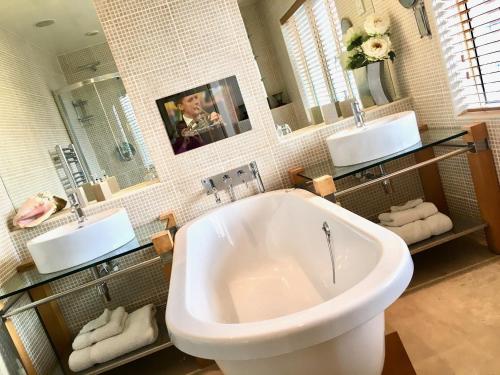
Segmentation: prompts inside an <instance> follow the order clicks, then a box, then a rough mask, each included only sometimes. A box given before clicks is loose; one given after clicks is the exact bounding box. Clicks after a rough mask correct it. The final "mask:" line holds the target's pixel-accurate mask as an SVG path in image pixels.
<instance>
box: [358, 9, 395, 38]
mask: <svg viewBox="0 0 500 375" xmlns="http://www.w3.org/2000/svg"><path fill="white" fill-rule="evenodd" d="M364 26H365V31H366V32H367V34H368V35H384V34H385V33H387V32H388V31H389V26H390V23H389V19H388V18H387V17H385V16H382V15H380V14H371V15H369V16H368V17H366V20H365V24H364Z"/></svg>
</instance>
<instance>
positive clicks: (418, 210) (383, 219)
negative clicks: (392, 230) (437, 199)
mask: <svg viewBox="0 0 500 375" xmlns="http://www.w3.org/2000/svg"><path fill="white" fill-rule="evenodd" d="M437 212H438V209H437V207H436V206H435V205H434V203H430V202H424V203H421V204H419V205H418V206H416V207H414V208H410V209H408V210H405V211H399V212H387V213H383V214H380V215H378V218H379V220H380V224H382V225H385V226H389V227H401V226H403V225H406V224H409V223H413V222H414V221H417V220H422V219H425V218H427V217H429V216H431V215H434V214H435V213H437Z"/></svg>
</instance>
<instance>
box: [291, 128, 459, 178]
mask: <svg viewBox="0 0 500 375" xmlns="http://www.w3.org/2000/svg"><path fill="white" fill-rule="evenodd" d="M465 134H467V131H465V130H463V129H456V128H455V129H450V128H446V129H441V128H440V129H428V130H425V131H423V132H421V133H420V139H421V140H420V142H418V143H417V144H415V145H413V146H411V147H409V148H407V149H404V150H403V151H400V152H397V153H395V154H391V155H387V156H384V157H383V158H379V159H375V160H370V161H368V162H365V163H360V164H355V165H350V166H347V167H335V166H334V165H333V163H332V161H331V160H325V161H322V162H320V163H317V164H314V165H311V166H309V167H305V171H304V172H303V173H301V174H299V176H301V177H304V178H306V179H308V180H312V179H315V178H317V177H321V176H323V175H330V176H332V177H333V179H334V180H340V179H342V178H344V177H348V176H352V175H354V174H356V173H358V172H361V171H364V170H366V169H369V168H373V167H377V166H379V165H381V164H384V163H387V162H389V161H392V160H396V159H399V158H402V157H404V156H408V155H411V154H413V153H415V152H418V151H420V150H423V149H425V148H427V147H432V146H438V145H441V144H443V143H445V142H449V141H453V142H451V143H447V145H450V146H457V147H460V146H466V143H465V142H464V141H463V140H462V139H461V138H460V137H462V136H463V135H465ZM457 138H458V139H457Z"/></svg>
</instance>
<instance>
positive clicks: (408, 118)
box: [326, 111, 420, 167]
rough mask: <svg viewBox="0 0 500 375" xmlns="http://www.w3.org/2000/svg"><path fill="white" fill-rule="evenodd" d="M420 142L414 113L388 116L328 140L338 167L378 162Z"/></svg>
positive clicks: (340, 133) (342, 132) (335, 135)
mask: <svg viewBox="0 0 500 375" xmlns="http://www.w3.org/2000/svg"><path fill="white" fill-rule="evenodd" d="M418 142H420V133H419V131H418V124H417V118H416V116H415V112H413V111H407V112H400V113H396V114H393V115H389V116H385V117H382V118H379V119H377V120H373V121H369V122H367V123H366V125H365V126H364V127H362V128H356V127H352V128H350V129H346V130H342V131H340V132H338V133H335V134H332V135H331V136H329V137H328V138H326V144H327V146H328V150H329V151H330V155H331V157H332V161H333V164H334V165H335V166H338V167H343V166H348V165H354V164H359V163H364V162H367V161H370V160H375V159H378V158H381V157H384V156H387V155H390V154H394V153H396V152H399V151H403V150H404V149H407V148H408V147H411V146H413V145H415V144H417V143H418Z"/></svg>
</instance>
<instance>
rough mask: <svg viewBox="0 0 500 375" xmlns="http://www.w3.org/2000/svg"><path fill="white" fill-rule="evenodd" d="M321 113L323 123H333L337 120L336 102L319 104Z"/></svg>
mask: <svg viewBox="0 0 500 375" xmlns="http://www.w3.org/2000/svg"><path fill="white" fill-rule="evenodd" d="M321 114H322V115H323V120H324V121H325V124H326V125H328V124H333V123H334V122H337V121H338V120H339V114H338V112H337V103H330V104H326V105H322V106H321Z"/></svg>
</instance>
